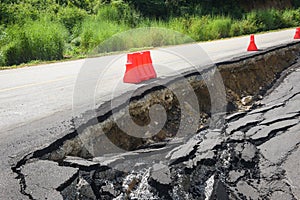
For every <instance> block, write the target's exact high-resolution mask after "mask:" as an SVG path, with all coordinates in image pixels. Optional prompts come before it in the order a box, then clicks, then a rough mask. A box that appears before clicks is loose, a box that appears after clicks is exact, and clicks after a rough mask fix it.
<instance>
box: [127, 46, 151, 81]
mask: <svg viewBox="0 0 300 200" xmlns="http://www.w3.org/2000/svg"><path fill="white" fill-rule="evenodd" d="M156 77H157V75H156V72H155V70H154V67H153V63H152V59H151V54H150V51H144V52H138V53H131V54H127V64H126V72H125V75H124V78H123V82H124V83H140V82H142V81H146V80H149V79H152V78H156Z"/></svg>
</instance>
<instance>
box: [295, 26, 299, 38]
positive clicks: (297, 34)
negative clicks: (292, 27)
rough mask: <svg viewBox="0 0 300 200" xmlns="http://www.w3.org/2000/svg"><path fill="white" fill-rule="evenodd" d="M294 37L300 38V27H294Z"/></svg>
mask: <svg viewBox="0 0 300 200" xmlns="http://www.w3.org/2000/svg"><path fill="white" fill-rule="evenodd" d="M294 39H300V27H299V28H296V33H295V36H294Z"/></svg>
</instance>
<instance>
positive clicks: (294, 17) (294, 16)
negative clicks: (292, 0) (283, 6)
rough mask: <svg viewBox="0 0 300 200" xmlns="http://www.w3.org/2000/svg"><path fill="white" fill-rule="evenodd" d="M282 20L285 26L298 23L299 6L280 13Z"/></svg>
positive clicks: (299, 16) (299, 22) (299, 21)
mask: <svg viewBox="0 0 300 200" xmlns="http://www.w3.org/2000/svg"><path fill="white" fill-rule="evenodd" d="M282 20H283V22H284V23H285V25H286V27H292V26H299V25H300V8H298V9H297V10H285V11H284V12H283V14H282Z"/></svg>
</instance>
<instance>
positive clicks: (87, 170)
mask: <svg viewBox="0 0 300 200" xmlns="http://www.w3.org/2000/svg"><path fill="white" fill-rule="evenodd" d="M299 49H300V44H298V43H295V44H293V45H289V46H284V47H279V48H277V49H273V50H270V51H265V52H261V54H259V55H256V56H252V57H248V58H246V57H245V58H241V59H239V60H236V61H232V62H230V63H219V64H218V66H217V69H218V70H219V72H220V74H221V75H222V78H223V81H224V85H225V89H226V98H227V105H226V107H227V111H228V113H227V114H231V113H234V112H236V111H243V112H240V113H239V114H237V115H235V114H233V115H232V116H231V117H230V118H227V121H228V122H230V121H232V123H233V125H232V126H229V125H228V124H227V125H226V126H223V127H222V128H221V129H218V130H217V131H216V132H214V131H211V130H205V127H206V126H207V125H208V123H209V120H210V115H211V113H210V111H211V100H210V94H209V91H208V89H207V86H206V84H205V81H204V80H203V77H202V76H201V75H200V74H199V73H196V72H191V73H190V74H187V76H186V77H185V78H179V79H176V78H174V79H173V80H171V81H169V82H168V83H167V84H164V85H165V86H167V87H168V88H163V87H156V88H155V89H153V88H151V89H148V90H144V91H142V92H137V95H136V96H134V97H132V99H131V102H130V104H129V106H128V107H120V108H116V109H115V112H114V113H115V115H114V117H112V114H107V113H105V115H101V116H99V117H98V120H97V122H96V123H94V124H92V125H86V124H85V125H82V127H81V128H80V129H79V130H77V131H76V132H74V133H70V136H69V137H67V138H66V139H60V140H58V141H57V142H56V143H55V144H52V145H51V146H50V147H47V148H45V149H42V150H39V151H37V152H34V153H32V154H31V155H29V156H27V157H25V158H24V159H23V160H21V161H20V162H19V163H18V164H17V166H16V167H15V168H13V170H14V172H17V173H18V174H19V178H20V180H21V181H20V184H21V188H22V192H23V194H25V195H26V194H27V196H29V197H30V198H32V199H35V198H34V196H32V195H28V194H29V193H28V192H27V191H26V177H25V176H24V174H23V173H22V168H23V167H24V166H25V167H26V165H27V163H29V162H35V161H36V160H40V159H42V160H50V161H55V162H57V163H59V165H61V166H65V167H66V166H68V167H75V168H79V173H78V174H77V178H75V179H74V177H73V179H72V181H71V182H72V183H70V180H68V183H69V184H67V185H64V186H63V187H60V188H59V192H61V194H62V195H63V197H64V199H112V198H116V197H118V199H128V198H129V199H130V198H131V199H138V198H150V197H151V198H153V199H156V198H161V199H171V198H172V199H184V198H189V199H205V198H206V199H208V198H207V197H209V196H211V198H212V199H229V198H230V199H239V198H240V199H246V198H244V197H243V196H247V197H248V196H249V195H250V194H249V195H245V194H243V193H252V192H253V193H255V192H257V191H258V190H257V188H255V187H256V184H258V185H259V183H256V184H250V185H249V181H247V180H253V181H261V179H260V178H258V177H260V173H261V171H258V165H259V164H260V162H259V159H260V157H259V156H258V154H259V150H258V147H257V146H258V145H260V143H259V142H261V143H263V142H265V141H268V139H270V138H271V137H272V136H274V135H273V134H271V133H270V134H269V135H266V136H265V137H263V136H261V137H258V138H257V140H255V139H244V133H245V132H247V131H248V130H250V129H251V128H253V127H254V126H256V125H258V124H259V123H261V121H259V120H257V119H252V120H253V121H251V118H249V119H247V121H246V122H247V123H244V124H243V122H240V124H239V126H237V127H234V121H238V120H239V119H241V118H243V117H244V116H245V115H247V112H248V110H249V109H254V108H256V107H257V106H259V103H258V101H259V100H261V99H262V98H263V96H264V95H265V94H266V92H267V91H268V90H269V89H270V88H271V87H272V86H273V85H274V84H275V83H276V80H277V79H278V78H279V77H280V76H281V75H282V72H284V71H285V70H286V69H288V68H289V67H291V66H292V65H294V64H295V63H296V62H297V59H298V57H299ZM186 80H188V82H189V84H190V85H191V86H192V88H193V90H192V91H191V90H188V89H187V88H185V87H183V84H182V82H183V81H186ZM178 92H180V93H184V94H185V95H186V96H187V97H189V96H191V95H192V94H191V93H193V94H196V96H197V98H198V105H199V109H200V113H197V110H196V109H195V108H193V107H192V106H191V105H189V104H187V105H186V106H187V110H188V112H187V114H186V113H185V115H184V116H183V114H182V108H181V105H180V104H179V100H178V99H177V97H176V95H175V94H176V93H178ZM156 104H160V105H161V106H162V107H163V108H164V109H165V110H166V114H167V116H166V117H167V121H166V123H165V124H164V126H163V128H162V129H161V131H160V132H159V133H158V134H156V135H154V136H152V137H150V138H146V139H143V138H141V137H134V136H131V135H129V134H126V133H125V132H124V131H122V130H121V129H120V128H119V127H118V125H117V124H122V123H126V122H127V120H130V119H131V118H132V119H133V121H134V122H136V123H137V124H138V125H142V126H143V125H148V124H149V123H150V117H149V110H150V108H151V107H152V106H154V105H156ZM99 110H100V111H101V107H100V109H99ZM125 110H129V113H126V112H125ZM249 112H250V111H249ZM100 113H101V112H100ZM195 113H196V114H195ZM197 114H198V118H195V116H196V115H197ZM158 117H160V116H158ZM297 117H298V116H297V115H295V116H293V117H292V119H297ZM182 118H188V119H190V120H189V121H186V122H185V123H186V124H183V126H191V125H192V124H193V125H195V126H196V128H197V130H198V134H197V135H195V136H192V139H190V138H185V141H189V142H187V143H186V142H182V141H181V142H178V143H177V142H173V143H171V144H169V145H167V143H168V141H170V139H171V138H174V137H176V136H177V135H176V133H177V132H178V129H179V127H180V125H182V120H181V119H182ZM159 120H160V119H158V121H159ZM285 120H287V118H285ZM292 126H294V124H291V125H290V126H284V127H281V129H279V130H278V131H286V130H288V129H289V128H290V127H292ZM128 128H129V130H128V131H129V132H135V129H134V127H128ZM226 128H227V129H226ZM228 128H229V129H228ZM230 128H232V129H230ZM225 129H226V130H225ZM228 130H231V131H230V132H228ZM276 130H277V129H276ZM238 132H242V136H240V135H238ZM233 133H234V134H233ZM78 134H79V135H78ZM145 134H149V133H145ZM226 134H229V135H233V136H230V137H229V138H226V137H227V136H226ZM216 135H217V136H219V135H225V136H226V137H225V138H222V139H219V138H218V137H216ZM241 137H242V138H243V139H241ZM269 137H270V138H269ZM210 141H211V143H210ZM108 142H109V145H108ZM112 143H113V144H114V145H111V144H112ZM202 143H205V145H204V149H203V144H202ZM87 144H90V146H92V147H93V152H92V153H91V151H90V149H88V148H89V147H88V146H87ZM200 144H202V145H200ZM115 147H119V150H120V149H121V150H126V151H132V153H133V154H126V153H124V152H123V151H119V152H118V150H116V148H115ZM178 147H179V150H178ZM181 148H182V149H185V150H184V151H183V152H180V149H181ZM176 149H177V150H178V151H179V153H178V154H179V156H176V153H173V154H172V155H171V156H169V157H168V156H167V155H165V154H168V153H171V152H174V151H175V150H176ZM155 150H157V151H158V152H159V154H160V156H163V158H167V157H168V158H169V161H170V162H169V163H161V165H158V166H157V165H156V166H155V167H152V168H151V169H148V168H143V167H140V166H136V165H133V166H132V168H131V169H132V170H131V171H122V170H119V168H122V166H123V165H126V166H127V167H128V166H131V165H132V164H136V163H139V162H141V160H140V159H139V157H140V156H139V155H140V154H141V152H140V151H142V153H143V156H142V158H143V159H145V160H147V158H148V157H151V159H152V158H153V157H155V156H154V155H152V153H153V152H152V151H155ZM143 151H145V152H143ZM175 152H176V151H175ZM108 153H110V155H114V156H115V155H117V154H111V153H119V154H118V156H116V157H114V156H108V157H105V158H103V156H105V155H106V154H108ZM135 153H136V154H135ZM148 154H149V155H148ZM135 156H136V157H135ZM160 156H159V157H155V158H156V159H157V160H159V159H160V158H162V157H160ZM97 159H98V160H97ZM99 159H100V161H99ZM101 159H102V160H101ZM114 159H115V160H114ZM124 159H125V161H124ZM126 160H130V162H127V161H126ZM103 163H109V164H103ZM111 163H114V164H113V166H117V167H111V166H110V164H111ZM155 168H158V170H156V171H155ZM153 170H154V171H153ZM162 172H163V173H162ZM278 173H279V175H280V172H278ZM166 174H167V175H166ZM227 179H228V180H227ZM240 180H244V182H242V181H240ZM210 182H211V183H210ZM231 187H232V188H236V190H237V191H232V192H228V191H229V190H228V188H231ZM247 188H248V189H247ZM288 188H289V187H288ZM251 191H252V192H251ZM141 193H142V194H141ZM251 195H252V194H251ZM251 195H250V196H251ZM253 195H254V194H253ZM268 195H271V194H265V196H268ZM221 197H222V198H221ZM253 199H255V197H253Z"/></svg>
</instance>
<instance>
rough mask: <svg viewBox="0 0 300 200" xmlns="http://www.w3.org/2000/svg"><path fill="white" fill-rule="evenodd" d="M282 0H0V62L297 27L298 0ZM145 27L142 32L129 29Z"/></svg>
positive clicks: (9, 63)
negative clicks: (259, 3) (253, 1)
mask: <svg viewBox="0 0 300 200" xmlns="http://www.w3.org/2000/svg"><path fill="white" fill-rule="evenodd" d="M247 2H248V1H247ZM263 2H267V1H263ZM286 2H287V5H289V6H288V8H284V7H278V8H276V9H275V8H270V9H251V8H248V7H247V5H245V1H242V0H214V1H212V0H207V1H200V0H191V1H186V0H124V1H123V0H102V1H101V0H83V1H77V0H43V1H40V0H2V1H1V2H0V66H9V65H15V64H21V63H27V62H33V61H35V60H40V61H47V60H60V59H63V58H64V57H77V56H84V55H87V54H88V53H89V52H91V51H92V50H95V47H97V49H96V51H97V53H105V52H110V51H123V50H129V49H133V48H142V47H156V46H161V45H174V44H181V43H185V42H191V39H190V38H189V37H191V38H192V39H194V40H196V41H205V40H213V39H219V38H226V37H232V36H239V35H245V34H249V33H255V32H261V31H268V30H274V29H280V28H287V27H295V26H299V25H300V8H298V7H299V6H300V0H286ZM145 27H146V28H147V29H146V30H147V32H148V34H144V31H145V29H135V31H131V30H132V28H145ZM151 27H159V28H164V29H154V28H151ZM169 30H174V31H178V32H179V33H182V34H183V35H181V34H179V33H178V34H173V35H172V34H170V31H169ZM125 31H127V34H123V35H118V37H114V38H112V39H109V38H111V37H112V36H113V35H115V34H118V33H122V32H125ZM171 35H172V36H171ZM184 35H186V36H184ZM122 37H128V38H126V39H124V38H122ZM108 39H109V40H108ZM124 41H128V42H126V43H125V42H124Z"/></svg>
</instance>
